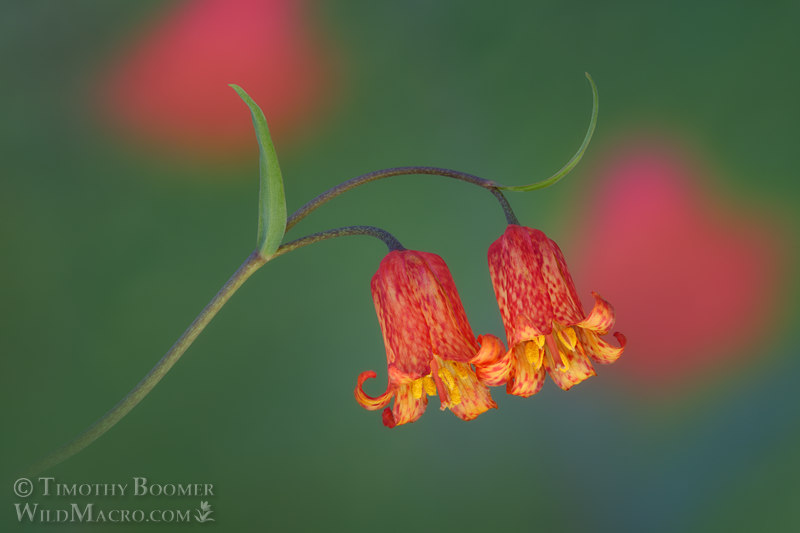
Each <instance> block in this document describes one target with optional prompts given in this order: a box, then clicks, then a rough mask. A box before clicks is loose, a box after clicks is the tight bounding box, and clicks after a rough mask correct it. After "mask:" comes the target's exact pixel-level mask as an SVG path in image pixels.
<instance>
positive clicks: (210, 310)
mask: <svg viewBox="0 0 800 533" xmlns="http://www.w3.org/2000/svg"><path fill="white" fill-rule="evenodd" d="M266 262H267V258H265V257H264V256H262V255H260V254H259V253H258V252H253V253H252V254H251V255H250V256H249V257H248V258H247V259H246V260H245V262H244V263H242V265H241V266H240V267H239V269H238V270H237V271H236V272H235V273H234V274H233V276H231V277H230V279H229V280H228V281H227V282H226V283H225V285H223V286H222V288H221V289H220V290H219V292H218V293H217V294H216V295H215V296H214V298H212V299H211V301H210V302H209V303H208V305H206V306H205V308H203V310H202V311H201V312H200V314H199V315H197V318H195V319H194V321H193V322H192V323H191V324H190V325H189V327H188V328H186V331H184V332H183V335H181V336H180V338H179V339H178V340H177V341H175V344H173V345H172V348H170V349H169V351H168V352H167V353H166V354H164V357H162V358H161V359H160V360H159V361H158V363H156V365H155V366H154V367H153V368H152V369H151V370H150V372H148V373H147V375H146V376H145V377H144V378H142V380H141V381H140V382H139V383H138V384H137V385H136V386H135V387H134V388H133V389H132V390H131V391H130V392H129V393H128V394H127V395H126V396H125V397H124V398H123V399H122V400H120V401H119V403H117V405H115V406H114V407H112V408H111V409H110V410H109V411H108V412H107V413H106V414H104V415H103V416H102V417H100V419H99V420H97V421H96V422H95V423H94V424H92V425H91V426H90V427H89V429H87V430H86V431H84V432H83V433H81V434H80V435H78V436H77V437H75V438H74V439H73V440H72V441H70V442H68V443H67V444H65V445H64V446H62V447H61V448H59V449H57V450H55V451H54V452H52V453H51V454H50V455H48V456H47V457H45V458H44V459H42V460H41V461H40V462H39V463H37V464H36V465H34V466H33V467H32V468H31V472H30V475H36V474H38V473H39V472H42V471H43V470H46V469H48V468H50V467H52V466H55V465H57V464H58V463H60V462H62V461H64V460H66V459H68V458H70V457H72V456H73V455H75V454H76V453H78V452H79V451H81V450H83V449H84V448H86V447H87V446H88V445H90V444H91V443H92V442H94V441H95V440H97V438H98V437H100V436H101V435H102V434H103V433H105V432H106V431H108V430H109V429H111V428H112V427H113V426H114V424H116V423H117V422H119V421H120V420H122V418H123V417H124V416H125V415H127V414H128V413H129V412H130V410H131V409H133V408H134V407H136V405H137V404H138V403H139V402H140V401H142V399H143V398H144V397H145V396H147V394H148V393H149V392H150V391H151V390H153V387H155V386H156V385H157V384H158V382H159V381H161V379H162V378H163V377H164V376H165V375H166V373H167V372H169V370H170V368H172V367H173V365H175V363H177V362H178V359H180V358H181V356H182V355H183V354H184V352H186V349H187V348H189V346H191V344H192V343H193V342H194V340H195V339H196V338H197V336H198V335H200V333H201V332H202V331H203V330H204V329H205V327H206V326H207V325H208V323H209V322H211V319H212V318H214V317H215V316H216V314H217V313H218V312H219V310H220V309H222V306H223V305H225V303H226V302H227V301H228V300H229V299H230V297H231V296H232V295H233V293H234V292H236V291H237V289H239V287H241V286H242V284H243V283H244V282H245V281H246V280H247V278H249V277H250V276H251V275H253V273H254V272H255V271H256V270H258V269H259V268H261V267H262V266H263V265H264V263H266Z"/></svg>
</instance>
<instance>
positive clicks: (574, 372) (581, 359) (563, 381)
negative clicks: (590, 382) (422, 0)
mask: <svg viewBox="0 0 800 533" xmlns="http://www.w3.org/2000/svg"><path fill="white" fill-rule="evenodd" d="M556 357H557V358H559V359H561V356H560V355H558V354H556ZM564 357H565V358H566V360H567V363H568V366H567V367H566V369H565V368H564V367H563V366H562V364H560V363H561V361H559V362H556V363H555V364H554V363H553V359H552V358H551V357H549V354H548V357H545V358H544V366H545V367H546V368H547V373H548V374H550V377H551V378H552V380H553V382H554V383H555V384H556V385H558V386H559V387H561V388H562V389H563V390H569V389H571V388H572V387H573V386H575V385H577V384H578V383H580V382H581V381H583V380H585V379H586V378H590V377H592V376H596V375H597V373H595V371H594V367H592V363H591V362H590V361H589V358H588V357H586V356H584V355H581V354H579V353H576V352H572V353H567V354H564Z"/></svg>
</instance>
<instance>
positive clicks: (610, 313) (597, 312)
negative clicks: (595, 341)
mask: <svg viewBox="0 0 800 533" xmlns="http://www.w3.org/2000/svg"><path fill="white" fill-rule="evenodd" d="M592 296H594V307H593V308H592V312H591V313H589V316H587V317H586V318H584V319H583V320H581V321H580V322H578V323H577V324H575V325H576V326H577V327H579V328H584V329H588V330H591V331H594V332H596V333H598V334H599V335H605V334H606V333H608V331H609V330H610V329H611V328H613V327H614V308H613V307H611V304H610V303H608V302H607V301H605V300H604V299H603V298H601V297H600V295H599V294H597V293H596V292H594V291H592Z"/></svg>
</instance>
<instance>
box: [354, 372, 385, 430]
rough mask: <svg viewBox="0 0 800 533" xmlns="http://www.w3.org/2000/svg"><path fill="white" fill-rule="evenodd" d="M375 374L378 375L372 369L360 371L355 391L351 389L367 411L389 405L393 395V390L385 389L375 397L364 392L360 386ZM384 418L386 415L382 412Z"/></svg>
mask: <svg viewBox="0 0 800 533" xmlns="http://www.w3.org/2000/svg"><path fill="white" fill-rule="evenodd" d="M377 376H378V375H377V374H376V373H375V372H374V371H372V370H367V371H366V372H362V373H361V374H359V376H358V384H357V385H356V388H355V391H353V392H354V394H355V397H356V401H357V402H358V404H359V405H360V406H361V407H363V408H364V409H367V410H369V411H377V410H378V409H383V408H384V407H386V406H387V405H389V402H391V401H392V396H393V395H394V391H391V390H387V391H386V392H384V393H383V394H381V395H380V396H378V397H377V398H373V397H372V396H369V395H368V394H367V393H366V392H364V389H363V388H362V387H363V385H364V382H365V381H366V380H368V379H372V378H375V377H377ZM385 418H386V415H385V414H384V419H385Z"/></svg>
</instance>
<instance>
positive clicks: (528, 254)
mask: <svg viewBox="0 0 800 533" xmlns="http://www.w3.org/2000/svg"><path fill="white" fill-rule="evenodd" d="M488 255H489V272H490V274H491V277H492V284H493V285H494V291H495V295H496V296H497V302H498V305H499V306H500V313H501V314H502V317H503V324H504V325H505V329H506V337H507V338H508V347H509V350H508V352H507V353H506V354H505V355H504V356H502V357H500V358H498V359H497V360H495V361H490V360H488V359H480V358H476V359H475V360H474V361H473V363H475V364H476V366H477V369H478V370H477V371H478V376H479V377H480V378H481V381H483V382H484V383H485V384H487V385H490V386H497V385H502V384H503V383H506V390H507V392H508V393H509V394H514V395H516V396H523V397H528V396H531V395H533V394H536V393H537V392H539V390H541V388H542V384H543V383H544V376H545V371H547V373H549V374H550V377H551V378H552V379H553V381H554V382H555V383H556V385H558V386H559V387H561V388H562V389H564V390H569V389H570V388H571V387H572V386H573V385H576V384H578V383H580V382H581V381H583V380H584V379H586V378H588V377H590V376H594V375H595V371H594V368H593V367H592V363H591V361H590V359H592V360H594V361H595V362H597V363H601V364H608V363H613V362H614V361H616V360H617V358H618V357H619V356H620V355H621V354H622V351H623V349H624V348H625V342H626V341H625V337H624V336H623V335H622V334H621V333H615V334H614V335H615V336H616V338H617V340H618V341H619V343H620V347H619V348H617V347H615V346H612V345H610V344H608V343H607V342H606V341H604V340H603V339H602V338H600V336H601V335H605V334H606V333H608V331H609V330H610V329H611V328H612V327H613V326H614V309H613V308H612V307H611V305H610V304H609V303H608V302H606V301H605V300H603V299H602V298H601V297H600V296H599V295H598V294H597V293H593V294H594V298H595V306H594V308H593V309H592V312H591V313H589V315H588V316H587V315H586V314H585V313H584V312H583V307H582V306H581V303H580V300H579V299H578V294H577V292H576V291H575V284H574V283H573V281H572V277H571V276H570V274H569V271H568V270H567V264H566V262H565V261H564V255H563V254H562V253H561V249H559V247H558V245H557V244H556V243H555V242H553V241H552V240H550V239H549V238H548V237H547V236H546V235H545V234H544V233H542V232H541V231H539V230H536V229H531V228H526V227H522V226H517V225H513V224H512V225H509V226H508V228H507V229H506V231H505V233H504V234H503V235H502V236H501V237H500V238H499V239H497V240H496V241H495V242H494V243H492V245H491V246H490V247H489V254H488Z"/></svg>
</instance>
